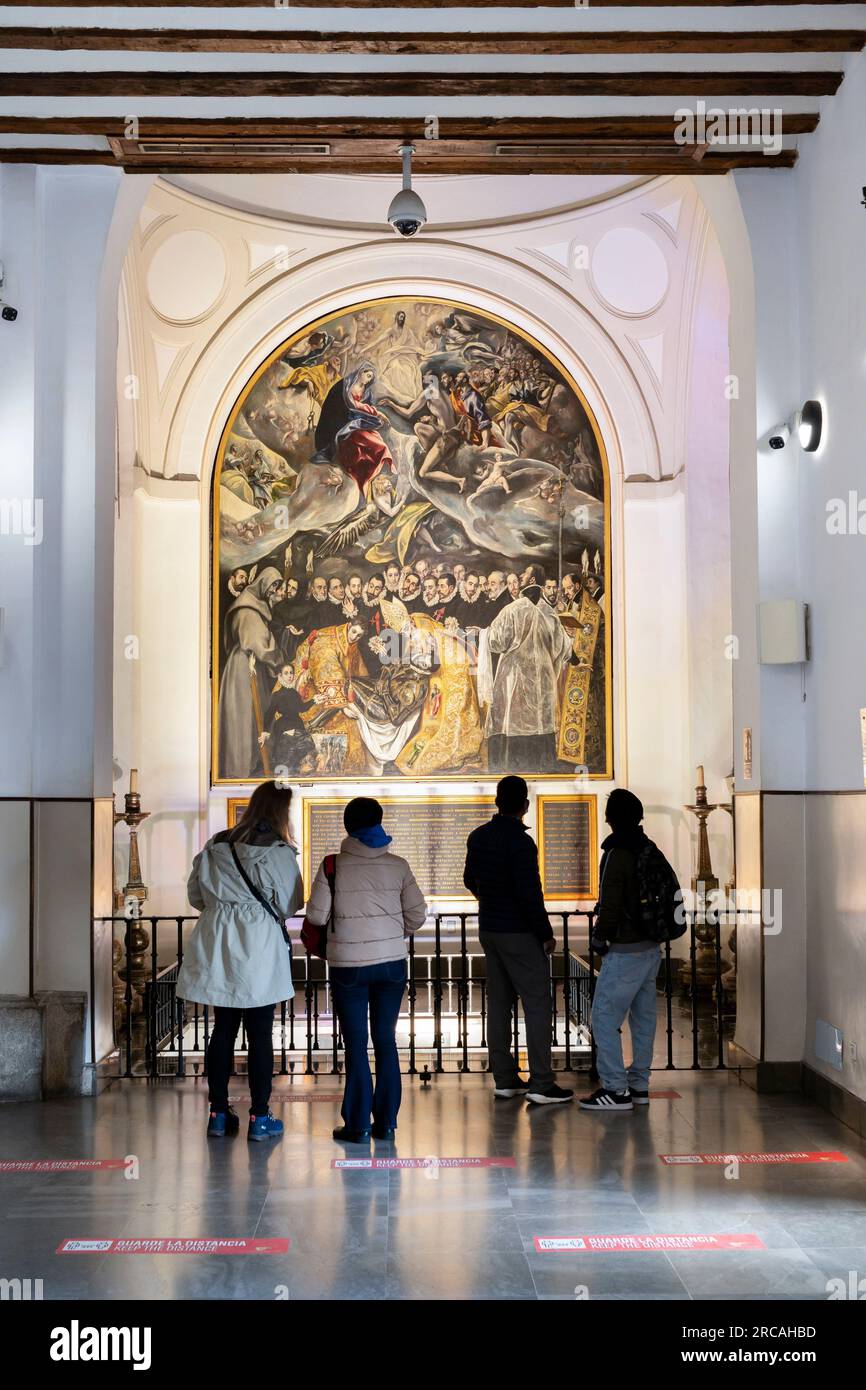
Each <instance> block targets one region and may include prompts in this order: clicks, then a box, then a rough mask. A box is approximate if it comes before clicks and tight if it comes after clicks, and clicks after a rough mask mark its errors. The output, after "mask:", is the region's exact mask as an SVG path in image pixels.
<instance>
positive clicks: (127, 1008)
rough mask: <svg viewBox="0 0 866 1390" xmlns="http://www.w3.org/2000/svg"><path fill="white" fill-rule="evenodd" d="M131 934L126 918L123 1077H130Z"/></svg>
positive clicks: (130, 924)
mask: <svg viewBox="0 0 866 1390" xmlns="http://www.w3.org/2000/svg"><path fill="white" fill-rule="evenodd" d="M131 932H132V919H131V918H129V917H127V918H126V932H125V942H124V948H125V951H126V971H125V973H126V988H125V989H124V1005H125V1013H126V1047H125V1051H126V1070H125V1072H124V1073H123V1074H124V1076H132V974H131V968H130V967H131V959H130V947H131V945H132V943H131V941H130V934H131Z"/></svg>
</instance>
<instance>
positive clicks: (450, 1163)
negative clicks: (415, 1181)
mask: <svg viewBox="0 0 866 1390" xmlns="http://www.w3.org/2000/svg"><path fill="white" fill-rule="evenodd" d="M514 1164H515V1160H514V1159H513V1158H436V1157H431V1158H334V1159H332V1160H331V1167H332V1168H513V1167H514Z"/></svg>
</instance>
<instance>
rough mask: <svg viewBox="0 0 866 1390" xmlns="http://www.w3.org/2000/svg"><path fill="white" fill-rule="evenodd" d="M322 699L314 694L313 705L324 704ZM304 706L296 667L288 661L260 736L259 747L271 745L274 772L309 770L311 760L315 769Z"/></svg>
mask: <svg viewBox="0 0 866 1390" xmlns="http://www.w3.org/2000/svg"><path fill="white" fill-rule="evenodd" d="M323 698H324V697H323V696H321V695H314V696H313V700H312V703H313V704H321V703H322V700H323ZM304 706H305V701H304V700H303V699H302V698H301V696H300V695H299V694H298V691H297V690H296V689H295V671H294V667H293V666H292V665H291V664H289V663H288V662H287V663H286V664H285V665H284V666H281V667H280V672H279V675H278V676H277V684H276V686H275V688H274V691H273V693H272V695H271V698H270V701H269V703H268V708H267V713H266V715H265V728H264V730H263V732H262V733H261V734H260V735H259V746H260V747H262V748H263V747H264V746H265V744H266V743H267V745H268V756H269V761H270V764H271V767H272V768H273V769H277V768H278V769H280V771H281V772H282V771H283V770H285V771H286V772H288V773H296V772H300V771H303V770H306V769H307V768H308V767H309V764H310V760H311V759H312V764H313V766H315V761H316V745H315V743H314V742H313V739H312V737H311V735H310V734H309V733H308V731H307V728H306V726H305V724H304V721H303V720H302V719H301V711H302V710H303V709H304Z"/></svg>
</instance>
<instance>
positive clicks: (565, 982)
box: [554, 912, 571, 1071]
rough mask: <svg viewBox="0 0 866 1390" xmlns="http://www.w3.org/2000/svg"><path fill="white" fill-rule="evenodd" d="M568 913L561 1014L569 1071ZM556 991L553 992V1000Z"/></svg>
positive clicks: (565, 917) (564, 917)
mask: <svg viewBox="0 0 866 1390" xmlns="http://www.w3.org/2000/svg"><path fill="white" fill-rule="evenodd" d="M568 957H569V950H568V913H567V912H563V914H562V1013H563V1018H564V1024H563V1026H564V1028H565V1070H566V1071H571V1018H570V1015H569V1008H568ZM555 997H556V991H555V990H554V998H555Z"/></svg>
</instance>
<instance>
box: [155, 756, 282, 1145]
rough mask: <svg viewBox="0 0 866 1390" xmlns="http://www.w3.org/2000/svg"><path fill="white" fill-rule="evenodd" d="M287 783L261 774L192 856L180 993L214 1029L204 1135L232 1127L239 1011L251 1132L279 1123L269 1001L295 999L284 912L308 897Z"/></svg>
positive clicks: (268, 1130)
mask: <svg viewBox="0 0 866 1390" xmlns="http://www.w3.org/2000/svg"><path fill="white" fill-rule="evenodd" d="M291 804H292V793H291V791H290V789H289V788H288V787H278V786H277V785H276V783H275V782H264V783H262V785H261V786H259V787H256V790H255V791H254V792H253V794H252V796H251V797H250V801H249V805H248V806H247V809H246V811H245V813H244V816H243V819H242V820H241V821H240V822H239V823H238V825H236V826H235V827H234V829H233V830H222V831H220V832H219V834H217V835H214V837H213V839H211V840H208V842H207V844H206V845H205V847H204V849H203V850H202V851H201V853H200V854H197V855H196V857H195V860H194V862H193V866H192V873H191V874H190V876H189V882H188V884H187V894H188V896H189V900H190V902H191V903H192V905H193V907H197V908H199V909H200V911H201V916H200V917H199V919H198V922H197V923H196V926H195V928H194V930H193V933H192V935H191V937H190V939H189V943H188V945H187V948H186V952H185V954H184V959H183V964H182V966H181V968H180V970H179V972H178V977H177V993H178V995H179V997H180V998H181V999H188V1000H191V1001H194V1002H196V1003H199V1004H208V1005H210V1006H211V1007H212V1008H213V1011H214V1028H213V1032H212V1034H211V1037H210V1042H209V1043H208V1049H207V1073H208V1090H209V1096H210V1119H209V1122H208V1130H207V1132H208V1137H209V1138H211V1139H220V1138H222V1137H223V1136H224V1135H227V1134H236V1133H237V1131H238V1124H239V1121H238V1117H237V1115H236V1114H235V1112H234V1111H233V1110H232V1108H231V1106H230V1105H229V1098H228V1085H229V1075H230V1073H231V1070H232V1060H233V1057H234V1046H235V1038H236V1037H237V1034H238V1028H239V1027H240V1023H241V1019H242V1018H243V1021H244V1028H245V1031H246V1035H247V1048H248V1054H249V1055H248V1073H249V1082H250V1123H249V1130H248V1132H247V1137H248V1138H249V1139H255V1140H259V1139H273V1138H276V1137H278V1136H279V1135H280V1134H282V1132H283V1126H282V1123H281V1122H280V1121H279V1120H276V1119H274V1117H273V1116H272V1115H271V1113H270V1111H269V1109H268V1102H269V1100H270V1095H271V1082H272V1080H273V1073H274V1044H273V1026H274V1009H275V1007H276V1004H277V1003H278V1002H279V1001H280V1000H282V999H291V997H292V995H293V994H294V992H295V991H294V987H293V985H292V953H291V948H290V946H289V938H288V932H287V931H286V926H285V919H286V918H287V917H290V916H292V915H293V914H294V913H295V912H296V911H297V910H298V908H299V907H300V905H301V903H302V902H303V901H304V885H303V882H302V880H301V875H300V871H299V869H298V860H297V850H296V849H295V846H294V844H293V842H292V832H291V825H290V821H289V812H290V807H291Z"/></svg>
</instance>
